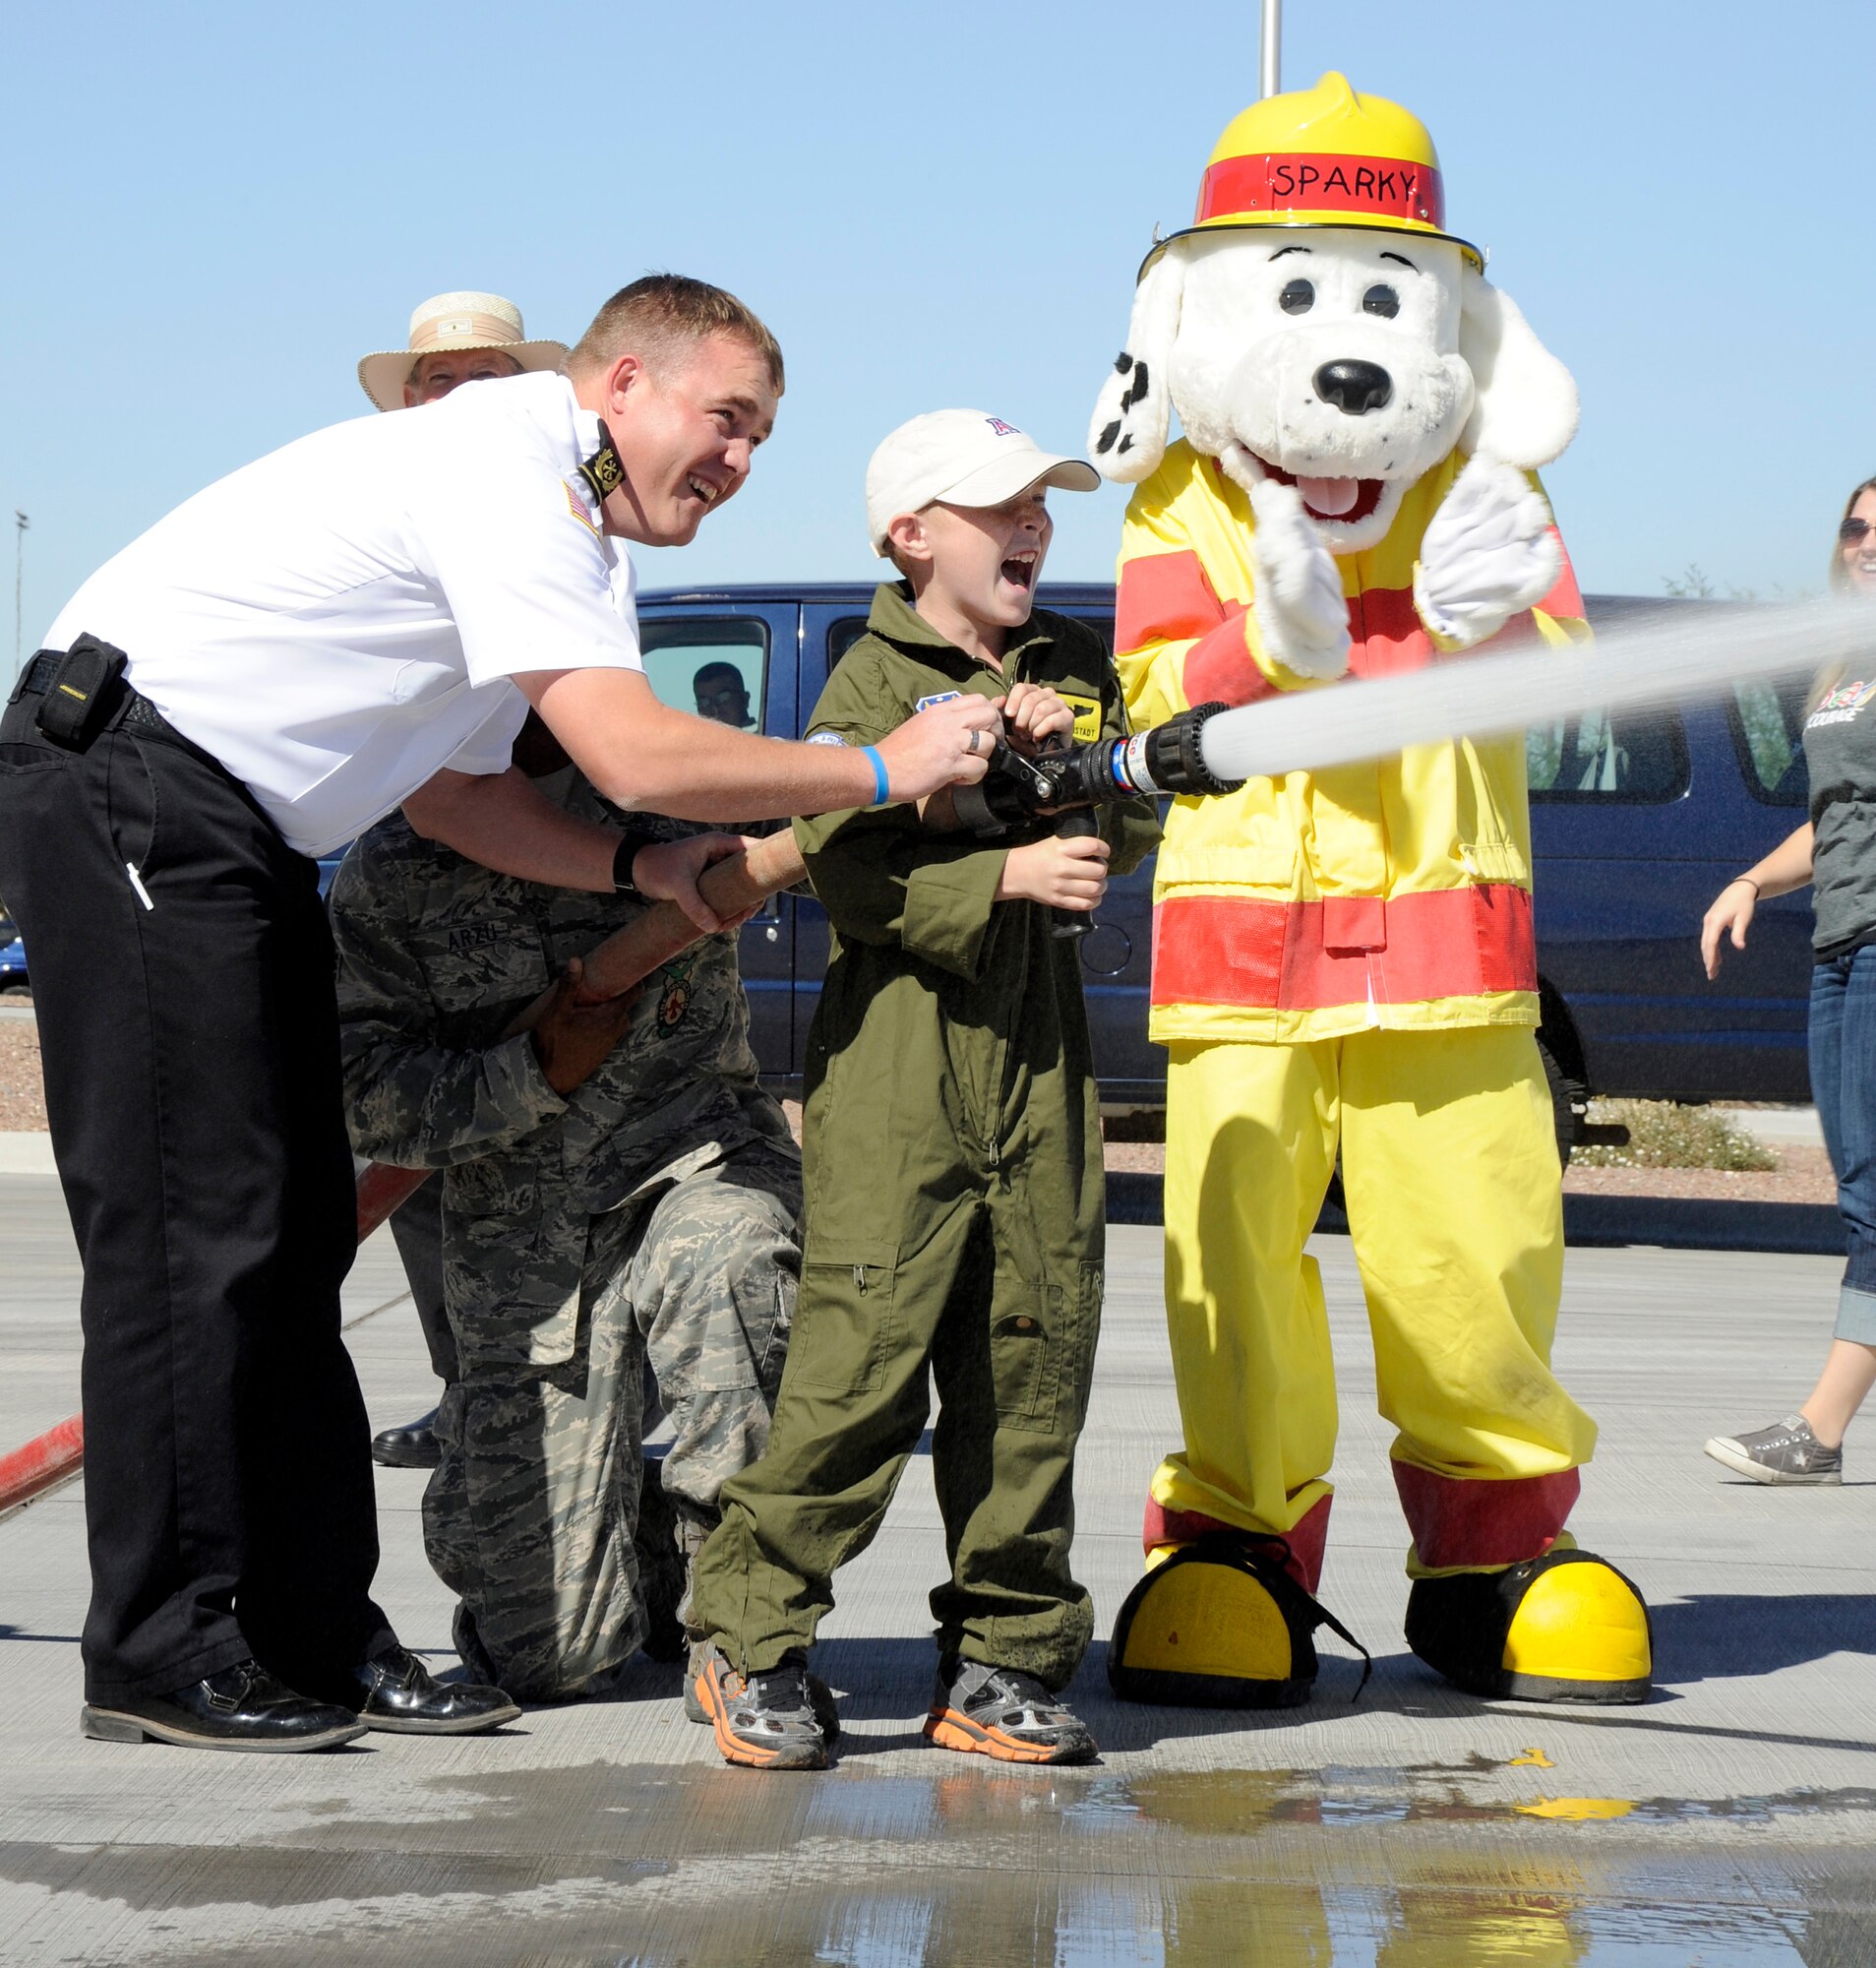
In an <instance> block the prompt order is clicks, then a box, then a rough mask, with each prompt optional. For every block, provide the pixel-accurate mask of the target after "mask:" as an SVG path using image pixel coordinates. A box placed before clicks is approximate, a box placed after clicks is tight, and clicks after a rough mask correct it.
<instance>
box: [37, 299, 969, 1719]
mask: <svg viewBox="0 0 1876 1968" xmlns="http://www.w3.org/2000/svg"><path fill="white" fill-rule="evenodd" d="M782 381H783V378H782V367H781V357H780V352H779V350H778V349H777V348H776V346H775V343H774V340H773V338H771V337H770V336H769V334H768V331H767V330H766V329H765V328H763V326H762V325H761V323H760V322H759V321H758V320H757V319H756V317H755V316H754V315H753V314H751V313H750V312H749V310H748V309H747V308H745V307H744V306H743V305H742V304H741V303H740V302H738V301H736V300H735V299H734V298H733V297H732V296H730V295H728V294H725V293H723V292H722V291H721V290H720V289H716V288H712V287H708V286H705V285H704V284H703V283H701V282H699V281H694V280H685V279H681V278H679V277H675V276H656V277H652V278H650V279H647V280H641V281H637V282H635V283H634V285H633V286H631V287H628V288H625V289H624V290H622V292H621V293H619V294H617V295H615V296H614V297H613V299H612V300H611V301H609V302H608V303H607V304H606V306H605V307H604V308H602V309H601V311H600V313H599V315H598V317H597V318H596V319H595V321H594V323H593V325H592V327H591V328H589V329H588V331H587V333H586V335H585V337H584V338H582V339H581V341H580V343H579V345H578V346H577V347H576V348H575V351H574V353H573V356H572V357H571V358H570V361H569V371H568V374H567V376H565V377H561V376H554V375H523V376H516V377H514V378H511V379H508V380H505V381H500V382H490V383H486V384H483V385H481V386H480V387H478V388H476V389H473V390H458V391H455V392H454V394H453V395H451V396H450V397H449V398H447V399H446V400H444V401H443V402H440V403H437V404H435V405H433V406H432V407H430V408H428V409H426V410H425V412H424V414H423V415H421V416H412V417H398V416H390V417H369V418H366V419H363V420H361V421H359V422H356V423H351V424H342V425H339V426H336V427H335V428H333V429H331V430H326V431H321V432H318V433H316V434H315V435H313V436H312V437H308V438H304V439H302V440H300V441H299V442H298V443H296V444H292V445H289V446H287V447H286V448H285V449H284V450H283V451H279V452H276V453H274V454H273V455H272V456H271V457H269V458H265V459H262V460H261V461H259V462H258V463H255V464H252V465H249V466H247V467H245V468H244V469H242V470H240V471H237V472H235V473H233V474H232V475H231V476H229V477H227V478H224V479H223V480H221V481H220V482H219V483H218V484H216V485H212V486H211V487H210V488H209V489H208V490H207V491H205V492H202V493H199V494H198V495H197V496H196V497H195V498H193V499H191V500H189V501H187V502H186V503H185V504H184V505H182V506H181V507H179V508H178V509H177V510H176V511H175V512H173V513H172V514H170V515H169V517H168V518H167V519H165V520H162V521H159V522H158V523H156V524H155V525H154V526H152V527H151V529H150V531H149V532H147V533H145V534H144V535H143V536H142V538H140V539H138V540H136V541H134V542H133V543H132V544H131V545H130V546H129V547H127V548H126V549H125V550H124V551H123V552H122V553H121V554H119V555H118V556H117V557H116V559H114V560H112V561H110V562H108V563H107V564H106V565H105V566H104V567H103V568H101V569H100V570H99V571H98V573H97V574H95V575H93V576H92V577H91V580H90V581H89V582H87V583H86V584H85V585H84V586H83V587H82V588H81V589H80V590H79V592H78V594H77V595H76V596H75V597H74V598H73V600H72V601H71V602H70V603H69V604H68V605H67V607H66V608H65V610H64V611H63V612H62V613H61V615H60V616H59V618H58V620H57V622H56V623H55V624H54V626H53V629H52V632H51V634H50V636H49V637H48V639H47V644H48V646H47V648H46V649H45V650H44V651H42V652H41V653H40V654H39V655H38V656H37V657H35V658H34V659H33V661H32V662H31V663H30V665H29V666H28V669H27V670H26V672H24V673H23V677H22V682H21V686H20V688H19V690H17V691H16V693H15V697H14V700H13V702H12V703H11V704H10V705H9V706H8V707H7V710H6V714H5V717H4V719H0V891H3V892H5V894H6V896H7V900H8V903H9V905H10V906H11V907H12V909H13V911H14V913H15V915H16V917H17V918H18V920H19V922H20V925H21V927H22V929H23V931H24V932H25V934H26V936H27V938H28V940H29V942H30V944H31V946H32V951H33V964H34V976H33V982H34V986H35V995H36V996H37V999H38V1003H39V1031H40V1043H41V1049H42V1055H43V1059H44V1064H45V1078H46V1103H47V1110H48V1115H49V1118H50V1121H51V1126H52V1136H53V1145H54V1148H55V1151H56V1153H57V1156H58V1161H59V1171H60V1176H61V1178H62V1180H63V1183H64V1187H65V1193H66V1200H67V1204H68V1206H69V1208H70V1211H71V1215H72V1222H73V1228H74V1231H75V1234H76V1236H77V1239H78V1245H79V1250H80V1254H81V1256H82V1258H83V1260H84V1263H85V1294H84V1302H83V1320H84V1325H85V1333H86V1348H85V1362H84V1399H85V1413H86V1434H87V1469H86V1508H87V1518H88V1529H89V1535H90V1545H91V1577H92V1598H91V1610H90V1612H89V1614H88V1616H87V1620H86V1624H85V1632H84V1639H83V1647H82V1652H83V1657H84V1662H85V1676H86V1697H87V1705H86V1708H85V1711H84V1718H83V1720H84V1726H85V1728H86V1729H87V1731H88V1733H90V1734H92V1735H94V1736H98V1737H102V1738H105V1739H107V1740H113V1741H131V1742H135V1741H141V1740H144V1739H146V1738H150V1737H154V1738H158V1739H160V1740H164V1741H169V1742H175V1743H182V1744H186V1745H191V1746H202V1747H221V1748H237V1749H270V1750H275V1749H303V1748H315V1747H323V1746H325V1745H328V1744H331V1743H334V1742H339V1741H343V1740H347V1739H348V1738H349V1737H350V1736H352V1735H355V1734H357V1733H358V1732H359V1731H360V1729H361V1728H363V1727H366V1726H373V1727H381V1728H399V1729H405V1730H417V1731H424V1732H430V1733H439V1732H445V1731H450V1732H460V1731H461V1730H464V1729H469V1728H482V1727H487V1726H490V1723H491V1721H492V1720H493V1719H496V1718H497V1717H499V1716H500V1715H501V1714H502V1713H503V1712H504V1710H505V1708H506V1704H505V1702H504V1701H503V1698H502V1697H501V1696H500V1695H499V1694H497V1693H496V1691H492V1690H479V1689H473V1688H464V1687H462V1686H460V1685H449V1684H441V1685H440V1684H437V1683H435V1682H433V1681H431V1680H430V1678H429V1677H428V1676H427V1674H425V1672H424V1670H423V1669H422V1667H421V1665H420V1664H419V1663H418V1662H416V1661H415V1659H414V1657H412V1656H410V1655H408V1654H407V1653H405V1652H404V1651H403V1650H402V1649H401V1648H400V1647H398V1646H397V1644H396V1640H395V1637H394V1635H393V1632H392V1630H391V1628H390V1625H389V1623H388V1622H387V1620H386V1619H385V1616H384V1615H383V1613H382V1612H381V1611H380V1610H379V1608H378V1607H377V1606H376V1605H375V1604H374V1603H373V1602H372V1599H371V1596H370V1584H371V1577H372V1573H373V1571H374V1569H375V1568H376V1560H377V1528H376V1516H375V1503H374V1498H373V1492H372V1482H371V1465H370V1460H369V1456H368V1452H367V1445H366V1442H367V1425H366V1421H365V1414H364V1407H363V1403H362V1401H361V1400H360V1398H359V1393H358V1385H357V1380H356V1377H355V1376H354V1374H353V1372H352V1368H351V1363H350V1360H349V1358H348V1357H347V1355H346V1353H345V1349H344V1346H343V1344H342V1342H341V1340H340V1338H339V1330H338V1288H339V1285H340V1282H341V1281H342V1279H343V1277H344V1274H345V1271H346V1269H347V1267H348V1266H349V1264H350V1261H351V1257H352V1251H353V1220H354V1214H353V1196H352V1181H351V1162H350V1156H349V1152H348V1149H347V1145H346V1139H345V1130H344V1122H343V1117H342V1114H341V1111H340V1101H339V1090H338V1059H337V1037H336V1028H335V1015H334V1010H333V952H332V943H331V939H330V935H329V933H328V931H327V927H326V920H325V915H324V912H323V910H322V909H321V907H320V903H319V897H318V891H317V878H316V870H315V869H314V867H313V864H312V861H311V859H310V858H309V857H311V856H314V855H316V854H318V853H319V852H321V851H322V850H323V849H325V848H327V847H329V846H333V845H335V844H337V843H338V842H340V841H343V840H347V839H349V838H351V836H352V835H354V834H355V833H357V832H359V831H360V830H362V829H363V828H365V827H366V826H368V825H370V823H371V822H372V821H374V820H376V819H377V818H379V816H381V815H382V814H384V813H387V812H389V811H390V810H391V809H392V808H393V806H396V805H398V804H399V803H401V804H402V806H403V808H404V812H405V814H406V816H407V817H408V818H409V820H410V822H411V824H412V825H413V826H414V827H415V828H416V829H417V830H418V831H419V832H422V833H425V834H427V835H429V836H430V837H432V838H436V839H442V840H445V841H447V842H448V843H449V844H450V845H451V846H454V847H455V848H457V849H459V850H460V851H461V852H463V853H465V854H468V855H470V856H471V857H472V858H474V859H476V860H479V861H482V862H484V863H486V864H487V865H489V866H491V867H494V868H497V869H500V870H501V871H503V872H505V873H508V874H513V875H517V876H520V877H522V878H523V879H527V880H533V881H543V882H549V883H553V884H555V885H558V886H561V887H570V888H583V889H587V890H592V891H597V892H605V891H608V890H610V889H613V888H615V887H631V888H634V889H635V890H636V891H637V892H641V893H647V894H653V895H668V896H671V897H673V898H674V899H676V900H678V901H679V902H680V904H681V905H683V906H684V907H685V908H686V909H687V911H688V912H689V913H690V914H691V915H692V917H693V919H694V920H695V921H696V922H697V923H698V924H699V925H700V926H701V927H704V928H714V927H715V926H716V925H715V920H714V918H713V917H712V916H711V915H710V912H709V910H708V909H707V907H706V906H705V905H704V904H703V902H702V899H701V897H700V896H699V895H698V893H697V892H696V875H697V874H698V873H699V872H700V870H701V868H702V867H703V866H704V865H705V864H706V862H707V860H708V859H709V858H711V857H712V856H713V855H714V854H716V853H719V852H722V851H725V843H724V841H723V838H722V837H721V836H716V837H714V838H713V837H712V836H708V835H702V836H696V837H694V838H692V839H689V840H685V841H678V842H670V843H665V844H661V845H653V844H647V843H646V842H644V841H643V840H641V839H639V838H637V837H635V836H634V835H632V834H630V833H624V834H622V833H620V832H618V831H617V830H609V829H605V828H602V827H599V826H597V825H595V824H593V823H590V822H585V821H581V820H579V819H576V818H575V817H574V816H572V815H569V814H566V813H564V812H562V811H560V810H559V809H556V808H554V807H552V806H551V805H549V803H548V802H547V801H546V800H545V799H543V798H542V797H541V795H540V794H539V792H538V791H537V790H536V789H535V788H534V787H533V786H532V785H531V784H530V782H529V781H528V780H527V779H526V777H525V776H524V775H523V774H521V773H519V772H516V771H514V769H512V768H511V766H510V760H509V747H510V741H511V740H512V739H513V737H514V733H515V731H516V730H517V729H518V727H519V724H520V721H521V718H522V717H523V715H524V714H525V711H526V707H527V706H528V704H530V703H531V704H533V705H534V706H535V707H536V708H538V709H539V711H540V713H541V715H542V716H543V718H544V719H545V720H546V722H547V723H548V725H549V726H550V728H551V729H552V730H553V731H554V732H555V733H556V735H557V736H558V737H559V738H560V740H561V742H562V743H563V744H564V745H565V747H566V748H567V750H568V752H569V753H570V754H571V755H572V757H573V758H574V760H575V763H576V764H578V765H579V767H580V768H581V769H582V770H584V772H585V773H586V775H587V777H588V778H590V779H591V780H592V781H593V782H594V783H595V784H596V785H597V786H598V787H599V788H600V790H601V791H602V792H603V793H604V794H605V795H606V796H607V797H608V798H609V799H610V800H611V801H612V803H613V804H614V805H616V806H619V807H621V808H624V809H627V810H631V809H633V808H637V807H642V808H648V809H651V810H653V811H657V812H662V813H669V814H672V815H674V816H677V817H679V818H686V819H694V820H705V821H708V820H713V819H717V818H720V817H722V816H724V815H731V814H734V815H739V816H740V815H748V816H750V817H752V818H767V817H770V816H782V815H787V814H796V813H815V812H819V811H826V810H833V809H839V808H845V807H853V806H864V805H868V804H872V803H875V802H878V801H884V800H907V799H918V798H922V797H923V796H925V795H926V794H928V793H930V792H933V791H936V790H937V789H938V787H939V786H941V785H945V784H949V783H953V782H968V781H971V780H974V779H976V778H978V777H981V775H982V772H983V769H984V760H983V758H982V757H981V756H980V754H981V753H987V752H988V750H989V747H988V745H986V744H984V742H983V733H984V732H985V731H987V730H989V729H991V728H992V726H993V725H994V724H995V722H996V712H995V709H994V708H993V707H992V706H991V705H990V704H989V702H988V701H987V700H985V699H983V698H973V697H971V696H969V695H968V694H967V695H966V696H965V697H963V698H961V699H957V700H954V701H953V702H951V703H948V704H943V705H938V706H935V707H932V708H930V709H928V710H926V711H923V712H921V713H920V714H919V715H918V716H916V717H914V718H912V719H910V720H908V721H907V722H906V723H904V724H902V725H901V726H900V727H899V728H898V729H897V730H896V731H894V732H892V733H891V734H890V735H889V736H888V737H886V738H884V739H882V740H881V741H880V742H879V744H878V745H877V747H871V748H864V749H862V748H846V747H838V746H823V745H797V744H782V743H777V742H775V741H773V740H771V739H767V738H763V737H761V736H759V735H757V734H756V733H754V732H740V731H733V730H730V729H729V728H727V727H726V726H723V725H720V724H714V723H709V722H705V721H704V720H701V719H698V718H696V717H693V716H690V715H688V714H687V713H685V712H682V711H679V710H675V709H672V708H669V707H665V706H663V705H661V704H659V703H658V701H657V699H656V698H655V697H654V696H653V694H652V692H651V689H650V686H649V685H648V684H647V682H646V680H645V678H644V674H643V670H642V665H641V663H640V660H639V655H638V647H637V638H636V633H635V613H634V608H633V570H632V563H631V560H630V558H629V557H628V555H627V554H626V552H625V551H624V550H623V549H622V548H620V547H619V546H618V545H616V544H615V542H616V541H618V540H621V539H623V540H627V541H631V542H633V543H635V544H639V545H645V546H664V545H681V544H683V543H684V542H686V541H688V540H689V539H691V538H692V537H693V536H694V535H695V534H696V528H697V526H698V524H699V523H701V521H702V520H703V518H704V517H705V515H706V514H708V513H709V512H710V511H711V510H713V508H714V507H716V506H717V505H720V504H721V503H722V502H723V501H724V500H725V499H727V498H730V497H732V496H734V494H735V493H736V492H737V491H738V490H739V489H740V487H741V486H742V484H743V482H744V481H745V479H746V478H747V477H748V475H749V470H750V462H751V457H752V454H753V452H754V450H755V448H756V446H757V445H758V444H760V443H761V442H762V440H763V439H764V438H765V437H766V436H767V435H768V432H769V429H770V427H771V425H772V423H773V420H774V415H775V408H776V403H777V400H778V399H779V397H780V395H781V390H782ZM282 1388H284V1389H286V1390H287V1398H285V1399H280V1398H277V1395H278V1393H279V1390H280V1389H282Z"/></svg>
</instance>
